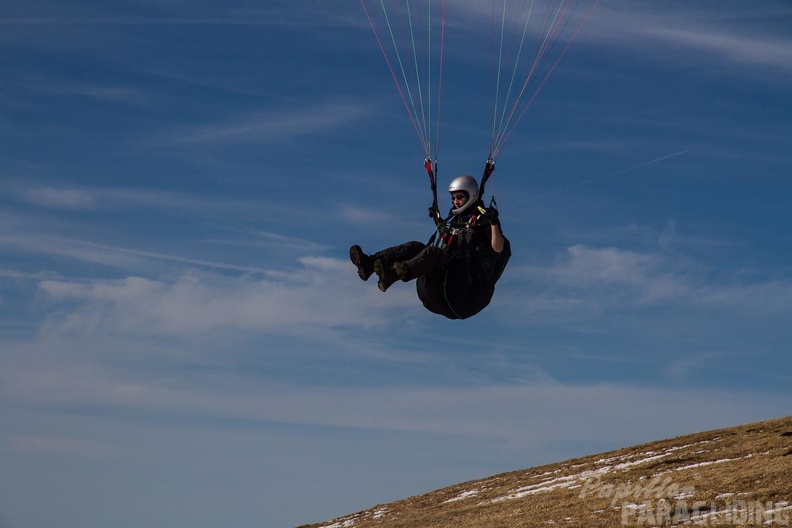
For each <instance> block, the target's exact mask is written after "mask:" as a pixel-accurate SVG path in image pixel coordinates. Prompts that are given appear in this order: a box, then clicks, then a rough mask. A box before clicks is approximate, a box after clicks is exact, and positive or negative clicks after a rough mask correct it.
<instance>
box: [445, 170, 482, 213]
mask: <svg viewBox="0 0 792 528" xmlns="http://www.w3.org/2000/svg"><path fill="white" fill-rule="evenodd" d="M459 191H462V192H463V193H465V194H467V197H468V199H467V201H466V202H465V205H463V206H462V207H460V208H459V209H451V214H453V215H459V214H462V213H464V212H465V211H467V209H468V208H470V207H473V204H475V203H476V202H478V198H479V196H478V191H479V188H478V183H477V182H476V179H475V178H474V177H473V176H459V177H458V178H454V180H453V181H452V182H451V185H449V186H448V192H450V193H455V192H459Z"/></svg>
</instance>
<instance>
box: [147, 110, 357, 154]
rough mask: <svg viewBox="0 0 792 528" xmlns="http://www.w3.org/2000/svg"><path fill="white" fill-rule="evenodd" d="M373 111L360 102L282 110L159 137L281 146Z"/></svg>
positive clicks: (173, 142) (179, 142) (181, 142)
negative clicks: (277, 144)
mask: <svg viewBox="0 0 792 528" xmlns="http://www.w3.org/2000/svg"><path fill="white" fill-rule="evenodd" d="M371 111H372V107H371V106H369V105H366V104H359V103H325V104H320V105H314V106H304V107H300V108H294V109H291V110H283V109H281V110H277V111H269V112H261V113H259V114H257V115H253V116H246V117H243V118H239V119H236V120H230V121H220V122H216V123H211V124H203V125H196V126H190V127H183V128H179V129H176V130H172V131H170V132H168V133H167V134H165V135H164V136H162V137H159V138H157V143H162V142H164V143H166V144H170V145H201V144H214V143H234V142H241V143H252V142H256V143H281V142H284V141H288V140H293V139H295V138H297V137H301V136H308V135H313V134H324V133H328V132H330V131H332V130H336V129H338V128H342V127H346V126H349V125H351V124H352V123H354V122H356V121H358V120H360V119H364V118H366V117H367V116H370V115H371Z"/></svg>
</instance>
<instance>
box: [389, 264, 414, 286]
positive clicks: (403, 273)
mask: <svg viewBox="0 0 792 528" xmlns="http://www.w3.org/2000/svg"><path fill="white" fill-rule="evenodd" d="M393 270H394V271H395V272H396V275H398V276H399V278H400V279H401V280H402V282H407V281H409V280H411V279H412V278H413V276H412V269H410V266H409V265H408V264H407V263H406V262H396V263H394V264H393Z"/></svg>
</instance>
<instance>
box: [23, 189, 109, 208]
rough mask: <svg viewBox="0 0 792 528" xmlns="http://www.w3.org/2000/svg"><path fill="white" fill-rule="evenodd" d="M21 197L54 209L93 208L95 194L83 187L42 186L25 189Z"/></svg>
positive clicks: (95, 200) (94, 205) (94, 206)
mask: <svg viewBox="0 0 792 528" xmlns="http://www.w3.org/2000/svg"><path fill="white" fill-rule="evenodd" d="M22 199H23V200H25V201H27V202H29V203H31V204H34V205H39V206H42V207H52V208H56V209H95V208H96V204H97V199H96V195H95V194H94V193H92V192H90V191H87V190H83V189H56V188H54V187H42V188H37V189H26V190H24V191H23V192H22Z"/></svg>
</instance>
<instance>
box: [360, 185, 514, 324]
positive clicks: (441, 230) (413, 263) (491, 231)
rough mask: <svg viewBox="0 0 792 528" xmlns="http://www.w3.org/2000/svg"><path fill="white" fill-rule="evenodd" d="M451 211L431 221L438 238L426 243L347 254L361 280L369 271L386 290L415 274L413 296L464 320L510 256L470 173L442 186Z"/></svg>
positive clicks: (480, 304)
mask: <svg viewBox="0 0 792 528" xmlns="http://www.w3.org/2000/svg"><path fill="white" fill-rule="evenodd" d="M448 192H449V193H451V199H452V201H453V208H452V209H451V216H450V217H449V218H448V219H446V220H445V221H440V222H439V223H438V225H437V229H438V233H436V234H439V238H438V240H437V243H433V242H434V239H435V237H434V236H433V237H432V240H430V242H429V244H424V243H422V242H418V241H412V242H407V243H405V244H401V245H399V246H394V247H390V248H387V249H383V250H381V251H378V252H376V253H374V254H373V255H367V254H366V253H364V252H363V250H362V249H361V248H360V246H357V245H355V246H352V247H351V248H350V249H349V257H350V260H351V261H352V263H353V264H354V265H355V266H356V267H357V271H358V276H360V278H361V279H363V280H368V278H369V277H370V276H371V275H373V274H375V273H376V275H377V277H378V278H379V280H378V281H377V286H378V287H379V289H380V290H381V291H383V292H384V291H386V290H387V289H388V288H389V287H390V286H391V285H392V284H393V283H395V282H396V281H397V280H402V281H403V282H408V281H411V280H413V279H416V281H417V284H416V287H417V290H418V297H419V298H420V299H421V301H422V302H423V305H424V306H425V307H426V308H427V309H428V310H430V311H432V312H434V313H437V314H440V315H443V316H445V317H448V318H449V319H466V318H468V317H471V316H473V315H475V314H477V313H478V312H480V311H481V310H483V309H484V308H485V307H486V306H487V305H488V304H489V302H490V300H491V299H492V295H493V293H494V292H495V283H496V282H497V281H498V279H499V278H500V276H501V274H502V273H503V270H504V268H505V267H506V263H507V262H508V260H509V257H510V256H511V248H510V245H509V240H508V239H507V238H506V237H504V236H503V232H502V231H501V225H500V220H499V218H498V210H497V209H496V208H494V207H490V208H489V209H486V208H485V207H484V203H483V202H482V201H481V200H480V199H479V187H478V184H477V182H476V179H475V178H473V177H472V176H459V177H458V178H456V179H454V180H453V181H452V182H451V184H450V185H449V187H448Z"/></svg>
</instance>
